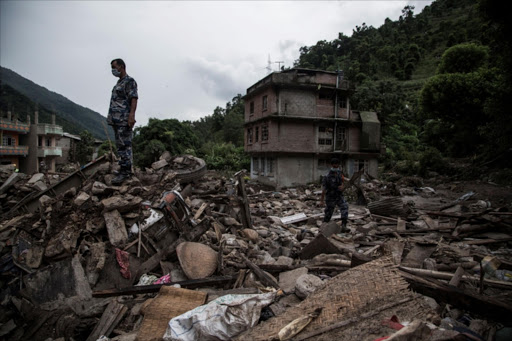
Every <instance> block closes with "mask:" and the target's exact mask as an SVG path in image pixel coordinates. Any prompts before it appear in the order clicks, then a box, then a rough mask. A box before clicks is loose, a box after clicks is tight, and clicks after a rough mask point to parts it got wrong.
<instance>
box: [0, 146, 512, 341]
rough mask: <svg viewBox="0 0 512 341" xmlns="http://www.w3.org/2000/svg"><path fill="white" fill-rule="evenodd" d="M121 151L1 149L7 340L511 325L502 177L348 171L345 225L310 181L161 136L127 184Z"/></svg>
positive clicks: (494, 334) (432, 332) (0, 239)
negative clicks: (61, 157) (238, 167)
mask: <svg viewBox="0 0 512 341" xmlns="http://www.w3.org/2000/svg"><path fill="white" fill-rule="evenodd" d="M115 168H116V166H115V162H112V157H110V158H109V157H103V158H100V159H98V160H95V161H93V162H92V163H91V164H89V165H86V166H84V167H82V168H81V169H78V170H76V171H75V172H73V173H71V174H63V173H60V174H55V173H53V174H34V175H25V174H22V173H14V172H13V169H10V168H9V166H5V167H4V166H2V168H1V169H0V204H1V210H0V213H1V214H2V217H1V220H0V286H1V295H0V302H1V305H0V339H2V340H4V339H5V340H59V341H60V340H76V341H79V340H87V341H95V340H102V341H106V340H124V341H128V340H382V339H384V338H386V337H389V338H387V340H506V339H510V337H511V334H510V333H511V328H510V327H511V324H512V318H510V317H511V316H512V258H511V255H512V211H511V209H512V206H511V205H512V201H511V199H512V193H511V191H510V188H506V187H499V186H496V185H494V184H491V183H486V182H482V181H473V182H464V181H459V182H454V181H450V179H448V178H441V177H436V178H432V179H429V180H428V181H427V180H424V179H421V178H418V177H400V176H398V175H394V174H387V176H386V177H385V178H386V180H377V179H372V178H370V177H369V176H368V174H365V173H362V172H358V173H356V174H354V176H353V177H352V179H350V181H349V186H348V188H347V189H346V190H345V198H346V199H347V201H348V203H349V223H348V228H349V231H342V230H341V221H340V220H339V212H336V211H335V214H334V216H333V219H332V220H331V221H330V222H327V223H324V222H323V205H322V203H321V202H320V194H321V190H322V189H321V186H320V183H317V184H310V185H307V186H297V187H293V188H283V189H275V188H271V187H268V186H264V185H261V184H258V183H255V182H253V181H251V180H250V178H249V177H248V174H246V172H245V171H240V172H237V173H235V174H230V175H229V176H226V175H222V174H220V173H218V172H214V171H207V170H206V165H205V164H204V161H203V160H201V159H199V158H196V157H193V156H189V155H182V156H171V155H170V154H169V153H164V154H163V155H162V157H161V158H160V160H159V161H157V162H155V163H154V164H153V165H152V167H151V168H147V169H145V170H138V169H137V170H136V172H135V174H134V176H133V177H132V178H131V179H130V180H128V181H125V182H124V183H123V185H121V186H112V184H111V180H112V178H113V177H114V176H115V175H114V170H115ZM337 213H338V215H337V216H336V214H337Z"/></svg>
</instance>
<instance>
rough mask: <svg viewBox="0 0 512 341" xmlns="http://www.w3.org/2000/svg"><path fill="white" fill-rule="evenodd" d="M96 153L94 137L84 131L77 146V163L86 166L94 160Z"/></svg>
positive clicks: (75, 157)
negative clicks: (93, 156)
mask: <svg viewBox="0 0 512 341" xmlns="http://www.w3.org/2000/svg"><path fill="white" fill-rule="evenodd" d="M93 151H94V137H93V136H92V134H91V133H90V132H88V131H87V130H84V131H82V132H81V133H80V143H77V146H76V155H75V156H74V159H75V161H78V162H79V163H80V164H81V165H85V164H87V163H89V162H91V160H92V153H93Z"/></svg>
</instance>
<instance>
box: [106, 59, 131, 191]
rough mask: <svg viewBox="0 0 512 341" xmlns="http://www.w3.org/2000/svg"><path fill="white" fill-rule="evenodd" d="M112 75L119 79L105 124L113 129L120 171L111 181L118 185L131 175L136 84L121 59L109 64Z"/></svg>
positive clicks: (113, 91)
mask: <svg viewBox="0 0 512 341" xmlns="http://www.w3.org/2000/svg"><path fill="white" fill-rule="evenodd" d="M110 65H111V67H112V75H114V77H119V80H118V81H117V83H116V85H115V86H114V88H113V89H112V97H111V99H110V108H109V111H108V116H107V123H108V124H109V125H111V126H112V128H113V129H114V135H115V140H116V147H117V154H118V156H119V166H121V169H120V171H119V173H118V174H117V176H116V177H115V178H114V179H112V184H114V185H120V184H121V183H122V182H123V181H124V180H126V179H128V178H130V177H131V175H132V162H133V155H132V137H133V126H134V125H135V110H136V109H137V100H138V98H139V95H138V92H137V82H135V79H133V78H132V77H130V76H128V74H127V73H126V64H125V63H124V61H123V60H122V59H114V60H113V61H112V62H111V63H110Z"/></svg>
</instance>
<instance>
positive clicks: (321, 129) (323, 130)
mask: <svg viewBox="0 0 512 341" xmlns="http://www.w3.org/2000/svg"><path fill="white" fill-rule="evenodd" d="M326 130H327V127H318V132H319V133H325V132H326Z"/></svg>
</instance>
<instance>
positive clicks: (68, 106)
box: [0, 67, 113, 139]
mask: <svg viewBox="0 0 512 341" xmlns="http://www.w3.org/2000/svg"><path fill="white" fill-rule="evenodd" d="M0 68H1V69H0V87H1V102H0V103H1V110H2V111H7V109H9V110H12V111H14V113H15V114H17V116H18V118H19V119H20V120H22V121H25V119H26V117H27V114H28V113H30V114H31V117H32V119H33V112H34V108H35V104H37V105H38V106H39V111H40V114H39V115H40V122H50V117H51V112H55V114H56V123H57V124H60V125H62V126H63V127H64V130H65V131H66V132H70V133H74V134H79V133H80V132H81V131H83V130H88V131H89V132H90V133H91V134H92V135H93V136H94V137H96V138H98V139H105V138H106V136H105V129H104V127H103V123H102V122H105V117H104V116H102V115H100V114H99V113H97V112H95V111H93V110H91V109H88V108H85V107H82V106H81V105H78V104H76V103H74V102H72V101H70V100H69V99H67V98H66V97H64V96H62V95H60V94H58V93H55V92H53V91H50V90H48V89H46V88H44V87H42V86H40V85H37V84H36V83H34V82H32V81H30V80H28V79H26V78H24V77H22V76H20V75H18V74H17V73H16V72H14V71H12V70H9V69H7V68H4V67H0ZM32 122H33V121H32ZM109 135H111V136H113V134H112V132H111V129H110V128H109Z"/></svg>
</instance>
